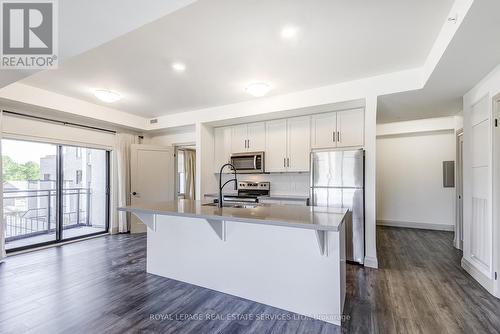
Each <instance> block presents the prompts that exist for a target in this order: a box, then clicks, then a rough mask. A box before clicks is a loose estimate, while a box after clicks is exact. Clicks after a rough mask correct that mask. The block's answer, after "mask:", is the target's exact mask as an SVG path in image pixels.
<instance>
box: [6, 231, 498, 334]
mask: <svg viewBox="0 0 500 334" xmlns="http://www.w3.org/2000/svg"><path fill="white" fill-rule="evenodd" d="M377 238H378V251H379V261H380V269H379V270H373V269H368V268H363V267H360V266H354V265H348V276H347V281H348V288H347V300H346V305H345V310H344V314H345V315H346V316H347V317H348V320H346V321H345V322H344V324H343V326H342V328H340V327H336V326H333V325H329V324H326V323H324V322H321V321H318V320H312V319H307V318H305V319H304V318H302V317H297V316H296V315H294V314H292V313H289V312H285V311H282V310H279V309H275V308H272V307H268V306H265V305H262V304H257V303H253V302H250V301H248V300H244V299H241V298H237V297H233V296H229V295H225V294H221V293H218V292H215V291H211V290H208V289H204V288H200V287H196V286H192V285H189V284H185V283H182V282H178V281H174V280H170V279H167V278H162V277H158V276H154V275H149V274H147V273H146V272H145V267H146V262H145V251H146V250H145V246H146V239H145V236H144V235H134V236H131V235H118V236H106V237H102V238H97V239H92V240H87V241H82V242H78V243H74V244H69V245H64V246H61V247H56V248H50V249H45V250H41V251H37V252H33V253H27V254H21V255H16V256H12V257H10V258H8V259H7V260H6V261H5V263H3V264H0V333H16V334H17V333H37V334H39V333H72V334H76V333H341V332H345V333H499V332H500V300H498V299H496V298H494V297H492V296H491V295H490V294H488V292H486V290H484V289H483V288H482V287H481V286H480V285H479V284H478V283H476V282H475V281H474V280H473V279H472V278H471V277H470V276H469V275H467V274H466V273H465V272H464V271H463V270H462V269H461V268H460V258H461V253H460V252H459V251H457V250H455V249H454V248H453V247H452V238H453V234H452V233H449V232H436V231H424V230H412V229H401V228H390V227H381V228H379V229H378V232H377ZM291 293H293V291H291ZM187 316H190V317H191V319H185V318H183V317H187ZM207 317H209V318H213V319H214V320H210V319H208V320H207V319H206V318H207ZM251 317H253V319H251ZM199 318H202V319H201V320H200V319H199ZM263 318H267V319H270V320H262V319H263ZM288 318H292V320H286V319H288Z"/></svg>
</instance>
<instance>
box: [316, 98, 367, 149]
mask: <svg viewBox="0 0 500 334" xmlns="http://www.w3.org/2000/svg"><path fill="white" fill-rule="evenodd" d="M364 128H365V112H364V109H363V108H360V109H351V110H344V111H338V112H331V113H325V114H318V115H313V116H312V135H311V142H312V143H311V144H312V148H335V147H357V146H363V144H364Z"/></svg>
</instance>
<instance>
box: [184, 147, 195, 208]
mask: <svg viewBox="0 0 500 334" xmlns="http://www.w3.org/2000/svg"><path fill="white" fill-rule="evenodd" d="M195 168H196V151H194V150H184V175H185V183H184V185H185V186H184V188H185V189H184V198H186V199H195V194H194V186H195V182H194V177H195V173H196V171H195Z"/></svg>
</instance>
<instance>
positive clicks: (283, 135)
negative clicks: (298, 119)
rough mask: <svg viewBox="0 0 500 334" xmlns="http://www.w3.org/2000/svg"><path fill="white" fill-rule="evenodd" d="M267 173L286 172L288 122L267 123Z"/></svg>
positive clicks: (284, 120) (279, 120)
mask: <svg viewBox="0 0 500 334" xmlns="http://www.w3.org/2000/svg"><path fill="white" fill-rule="evenodd" d="M265 152H266V153H265V159H266V166H265V167H266V172H271V173H272V172H285V171H286V158H287V120H286V119H278V120H275V121H269V122H266V149H265Z"/></svg>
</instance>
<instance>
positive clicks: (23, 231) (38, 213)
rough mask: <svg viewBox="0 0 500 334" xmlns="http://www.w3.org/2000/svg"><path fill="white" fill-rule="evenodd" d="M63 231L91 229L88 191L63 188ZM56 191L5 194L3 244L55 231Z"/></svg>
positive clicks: (28, 191) (89, 194)
mask: <svg viewBox="0 0 500 334" xmlns="http://www.w3.org/2000/svg"><path fill="white" fill-rule="evenodd" d="M62 195H63V213H62V217H63V221H62V226H63V229H70V228H76V227H82V226H92V221H91V214H90V212H91V207H92V191H91V189H90V188H65V189H63V191H62ZM56 196H57V193H56V190H55V189H42V190H39V189H36V190H32V189H28V190H17V189H16V190H9V189H6V190H4V197H3V203H4V212H3V221H4V224H5V225H4V226H5V238H6V239H5V241H6V242H9V241H14V240H18V239H24V238H29V237H34V236H38V235H42V234H50V233H55V231H56Z"/></svg>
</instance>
